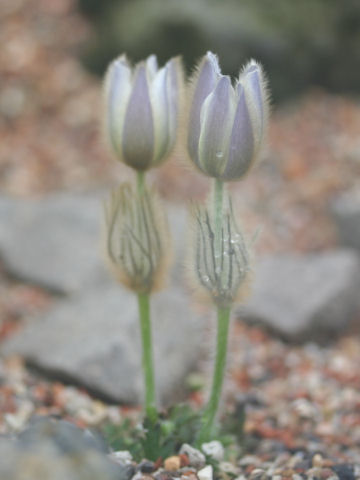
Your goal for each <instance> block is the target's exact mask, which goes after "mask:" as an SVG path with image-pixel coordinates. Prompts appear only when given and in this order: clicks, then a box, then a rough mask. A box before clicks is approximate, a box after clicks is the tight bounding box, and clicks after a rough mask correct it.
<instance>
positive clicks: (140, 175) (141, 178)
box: [136, 170, 145, 196]
mask: <svg viewBox="0 0 360 480" xmlns="http://www.w3.org/2000/svg"><path fill="white" fill-rule="evenodd" d="M136 183H137V191H138V193H139V195H140V196H141V195H143V193H144V189H145V172H144V171H142V170H138V171H137V172H136Z"/></svg>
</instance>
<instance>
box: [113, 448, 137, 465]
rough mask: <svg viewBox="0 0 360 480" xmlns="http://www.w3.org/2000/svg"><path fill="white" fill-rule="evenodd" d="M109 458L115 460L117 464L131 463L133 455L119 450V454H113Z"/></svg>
mask: <svg viewBox="0 0 360 480" xmlns="http://www.w3.org/2000/svg"><path fill="white" fill-rule="evenodd" d="M109 457H110V458H111V459H112V460H115V461H116V462H117V463H131V462H132V459H133V457H132V455H131V453H130V452H129V451H128V450H118V451H117V452H111V453H110V455H109Z"/></svg>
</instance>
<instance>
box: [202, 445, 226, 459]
mask: <svg viewBox="0 0 360 480" xmlns="http://www.w3.org/2000/svg"><path fill="white" fill-rule="evenodd" d="M201 450H202V451H203V452H204V453H205V455H208V456H209V457H211V458H213V459H214V460H217V461H218V462H222V461H223V460H224V453H225V452H224V447H223V446H222V444H221V443H220V442H218V441H217V440H213V441H212V442H209V443H203V444H202V445H201Z"/></svg>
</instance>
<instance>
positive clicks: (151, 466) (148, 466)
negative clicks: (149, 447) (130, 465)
mask: <svg viewBox="0 0 360 480" xmlns="http://www.w3.org/2000/svg"><path fill="white" fill-rule="evenodd" d="M170 458H171V457H170ZM138 469H139V470H140V472H142V473H152V472H154V471H155V463H154V462H151V461H150V460H143V461H142V462H140V463H139V465H138Z"/></svg>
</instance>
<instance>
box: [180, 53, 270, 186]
mask: <svg viewBox="0 0 360 480" xmlns="http://www.w3.org/2000/svg"><path fill="white" fill-rule="evenodd" d="M266 84H267V82H266V79H265V76H264V73H263V70H262V68H261V66H260V64H258V63H257V62H256V61H254V60H251V61H250V62H249V63H248V64H247V65H245V66H244V68H243V69H242V70H241V73H240V75H239V77H238V79H237V81H236V82H235V85H232V83H231V80H230V77H228V76H227V75H222V74H221V71H220V67H219V63H218V59H217V57H216V56H215V55H214V54H213V53H211V52H208V53H207V54H206V55H205V57H204V58H203V59H202V61H201V62H200V64H199V66H198V68H197V71H196V73H195V75H194V77H193V79H192V95H191V99H190V106H189V113H188V134H187V146H188V153H189V156H190V158H191V160H192V162H193V163H194V165H195V166H196V167H197V168H198V169H199V170H201V171H202V172H203V173H205V174H206V175H208V176H210V177H213V178H216V179H219V180H222V181H233V180H239V179H240V178H241V177H243V176H244V175H245V174H246V173H247V172H248V170H249V169H250V167H251V166H252V165H253V164H254V162H255V161H256V160H257V158H258V157H259V154H260V151H261V147H262V146H263V144H264V141H265V137H266V128H267V121H268V114H269V107H268V93H267V87H266Z"/></svg>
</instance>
